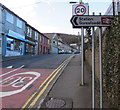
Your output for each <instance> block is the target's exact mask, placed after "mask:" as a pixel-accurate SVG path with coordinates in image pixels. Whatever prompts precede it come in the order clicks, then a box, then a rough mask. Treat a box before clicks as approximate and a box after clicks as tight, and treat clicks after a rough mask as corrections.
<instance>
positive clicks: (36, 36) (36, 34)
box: [35, 32, 38, 40]
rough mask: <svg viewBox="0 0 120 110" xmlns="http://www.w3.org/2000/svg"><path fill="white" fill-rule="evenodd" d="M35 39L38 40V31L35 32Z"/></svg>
mask: <svg viewBox="0 0 120 110" xmlns="http://www.w3.org/2000/svg"><path fill="white" fill-rule="evenodd" d="M35 40H38V33H37V32H35Z"/></svg>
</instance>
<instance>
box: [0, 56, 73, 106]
mask: <svg viewBox="0 0 120 110" xmlns="http://www.w3.org/2000/svg"><path fill="white" fill-rule="evenodd" d="M70 56H72V55H70V54H61V55H59V54H58V55H39V56H28V57H27V58H26V57H25V58H19V59H15V60H11V61H5V62H3V64H2V74H1V75H0V78H2V80H0V87H2V91H0V94H2V95H0V96H1V97H0V98H1V100H2V107H3V108H27V107H28V108H29V105H30V103H31V101H32V100H34V101H33V102H35V103H36V102H37V100H38V99H39V98H40V96H41V95H42V94H43V93H44V91H45V90H46V88H47V87H48V85H49V83H50V81H51V80H52V79H54V77H55V74H56V73H58V72H59V71H60V70H61V69H62V68H63V67H64V61H65V60H66V59H68V58H69V57H70ZM61 64H62V65H61ZM41 91H42V92H41ZM36 97H37V98H36ZM6 102H7V103H6Z"/></svg>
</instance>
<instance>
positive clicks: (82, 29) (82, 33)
mask: <svg viewBox="0 0 120 110" xmlns="http://www.w3.org/2000/svg"><path fill="white" fill-rule="evenodd" d="M81 37H82V38H81V39H82V40H81V44H82V75H81V78H82V79H81V82H82V83H81V86H83V85H84V28H83V27H82V28H81Z"/></svg>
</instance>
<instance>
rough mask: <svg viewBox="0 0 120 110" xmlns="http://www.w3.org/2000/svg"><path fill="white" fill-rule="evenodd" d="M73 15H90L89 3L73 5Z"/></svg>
mask: <svg viewBox="0 0 120 110" xmlns="http://www.w3.org/2000/svg"><path fill="white" fill-rule="evenodd" d="M72 15H89V6H88V3H84V4H83V3H82V4H75V5H73V6H72Z"/></svg>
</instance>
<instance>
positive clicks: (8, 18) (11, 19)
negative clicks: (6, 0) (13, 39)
mask: <svg viewBox="0 0 120 110" xmlns="http://www.w3.org/2000/svg"><path fill="white" fill-rule="evenodd" d="M6 21H8V22H10V23H12V24H13V15H12V14H10V13H9V12H7V13H6Z"/></svg>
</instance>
